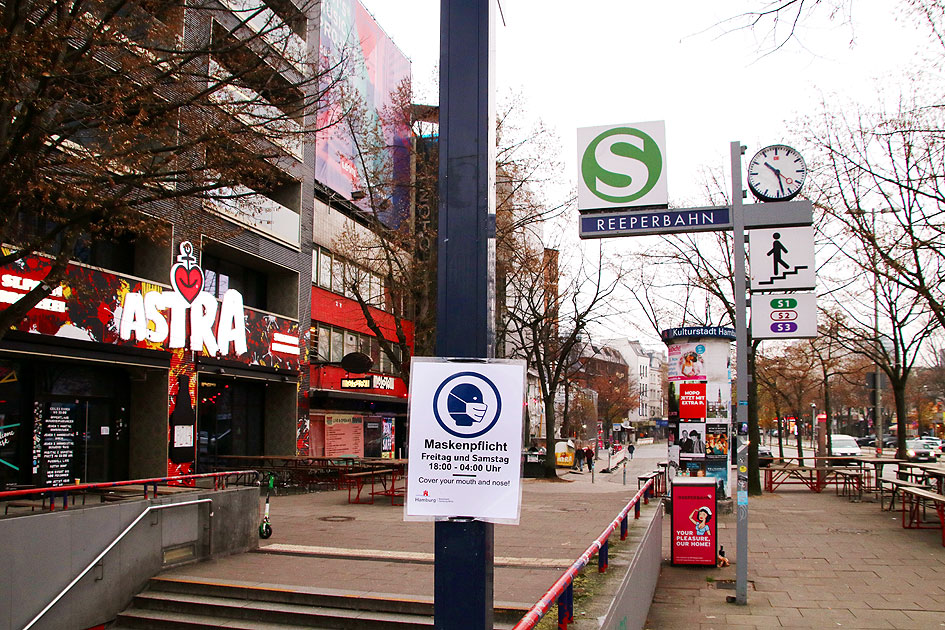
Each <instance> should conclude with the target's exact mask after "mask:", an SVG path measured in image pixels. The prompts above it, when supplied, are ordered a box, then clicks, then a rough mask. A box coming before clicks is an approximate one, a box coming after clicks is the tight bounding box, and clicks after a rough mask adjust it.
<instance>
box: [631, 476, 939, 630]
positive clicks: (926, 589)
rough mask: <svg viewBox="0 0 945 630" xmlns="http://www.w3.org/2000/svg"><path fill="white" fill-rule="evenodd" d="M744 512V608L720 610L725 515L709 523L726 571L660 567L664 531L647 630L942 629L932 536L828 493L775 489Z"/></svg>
mask: <svg viewBox="0 0 945 630" xmlns="http://www.w3.org/2000/svg"><path fill="white" fill-rule="evenodd" d="M749 510H750V511H749V527H748V530H749V549H750V551H749V557H748V579H749V582H750V588H749V590H748V605H747V606H736V605H734V604H729V603H726V596H727V595H734V594H735V592H734V591H733V590H727V589H723V588H718V586H720V581H723V580H734V579H735V568H734V560H735V517H734V515H732V514H727V515H722V520H721V521H720V522H719V526H720V529H719V541H720V543H721V544H722V545H724V546H725V549H726V554H727V556H728V557H729V558H730V559H731V560H732V561H733V566H732V567H728V568H726V569H711V568H709V569H706V568H701V567H700V568H694V567H673V566H671V565H669V563H668V561H666V559H667V558H669V529H668V526H667V529H666V531H665V533H664V553H663V557H664V565H663V571H662V573H661V575H660V581H659V584H658V586H657V593H656V597H655V599H654V601H653V604H652V606H651V608H650V614H649V619H648V623H647V627H648V628H654V629H657V628H660V629H662V628H685V629H686V630H692V629H695V628H699V629H702V630H710V629H715V630H720V629H722V628H730V627H738V628H942V627H945V547H942V535H941V531H940V530H937V529H928V530H907V529H903V528H902V525H901V520H900V514H899V512H883V511H881V510H880V508H879V504H878V503H874V502H867V501H864V502H862V503H850V502H849V501H848V500H847V499H846V498H844V497H837V496H836V495H835V493H834V491H833V488H832V487H831V488H828V489H827V490H826V491H824V492H822V493H820V494H815V493H813V492H810V491H809V490H807V489H806V488H805V489H803V490H800V489H790V490H783V491H782V490H780V489H779V490H778V491H777V492H776V493H773V494H765V495H764V496H762V497H759V498H752V499H750V504H749ZM930 516H931V514H930ZM668 522H669V519H667V523H668Z"/></svg>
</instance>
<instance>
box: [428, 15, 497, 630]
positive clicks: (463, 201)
mask: <svg viewBox="0 0 945 630" xmlns="http://www.w3.org/2000/svg"><path fill="white" fill-rule="evenodd" d="M492 7H493V2H492V0H441V2H440V130H439V152H440V165H439V234H438V242H439V250H438V251H439V254H438V255H439V261H438V270H437V291H438V294H437V335H436V353H437V355H439V356H441V357H460V358H488V357H491V356H492V355H493V352H494V350H493V347H494V338H495V324H494V312H495V105H494V98H493V94H494V89H493V85H494V72H493V67H494V50H493V48H492V42H494V41H495V38H494V30H495V20H494V15H493V8H492ZM434 529H435V531H434V538H435V540H434V546H435V553H434V562H435V564H434V568H433V598H434V604H433V624H434V627H435V628H437V630H487V629H488V630H491V629H492V627H493V573H494V556H495V542H494V526H493V524H492V523H486V522H483V521H477V520H474V519H471V518H455V519H450V520H449V521H440V522H437V523H436V524H435V525H434Z"/></svg>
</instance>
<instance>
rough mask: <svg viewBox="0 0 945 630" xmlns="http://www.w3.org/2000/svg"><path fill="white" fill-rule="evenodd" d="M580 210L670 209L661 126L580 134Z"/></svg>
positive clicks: (608, 128) (580, 131)
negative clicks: (668, 205)
mask: <svg viewBox="0 0 945 630" xmlns="http://www.w3.org/2000/svg"><path fill="white" fill-rule="evenodd" d="M577 150H578V155H577V158H578V165H579V166H578V168H579V170H580V173H579V177H578V210H581V211H584V210H596V209H601V208H629V207H637V208H639V207H649V208H653V207H666V205H667V204H668V203H669V191H668V188H667V185H666V125H665V123H664V122H663V121H655V122H645V123H633V124H627V125H604V126H599V127H584V128H582V129H578V130H577Z"/></svg>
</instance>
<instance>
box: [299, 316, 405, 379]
mask: <svg viewBox="0 0 945 630" xmlns="http://www.w3.org/2000/svg"><path fill="white" fill-rule="evenodd" d="M311 330H312V354H313V357H314V361H315V362H318V363H339V362H340V361H341V358H342V357H343V356H345V355H346V354H350V353H352V352H361V353H363V354H366V355H367V356H369V357H371V360H372V361H373V362H374V367H373V368H372V369H371V371H372V372H380V373H381V374H397V373H398V370H397V365H399V364H400V360H401V352H400V348H399V346H394V348H393V350H394V357H395V358H396V360H397V361H396V363H395V362H394V361H391V360H390V358H389V357H388V356H387V353H385V352H381V346H380V343H379V342H378V341H377V338H376V337H374V335H366V334H363V333H359V332H355V331H353V330H345V329H342V328H337V327H335V326H328V325H326V324H317V325H314V326H312V329H311Z"/></svg>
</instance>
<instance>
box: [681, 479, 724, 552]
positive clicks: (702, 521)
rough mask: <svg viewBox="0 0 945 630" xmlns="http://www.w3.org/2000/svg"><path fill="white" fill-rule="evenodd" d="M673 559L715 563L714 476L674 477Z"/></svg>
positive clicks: (715, 496)
mask: <svg viewBox="0 0 945 630" xmlns="http://www.w3.org/2000/svg"><path fill="white" fill-rule="evenodd" d="M670 495H671V497H672V501H673V513H672V517H671V523H672V541H671V545H670V547H671V549H672V563H673V564H674V565H678V564H696V565H706V566H715V563H716V560H717V559H718V535H717V534H718V529H717V526H716V523H717V519H718V513H719V510H718V497H717V495H716V485H715V478H714V477H674V478H673V481H672V490H671V493H670Z"/></svg>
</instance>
